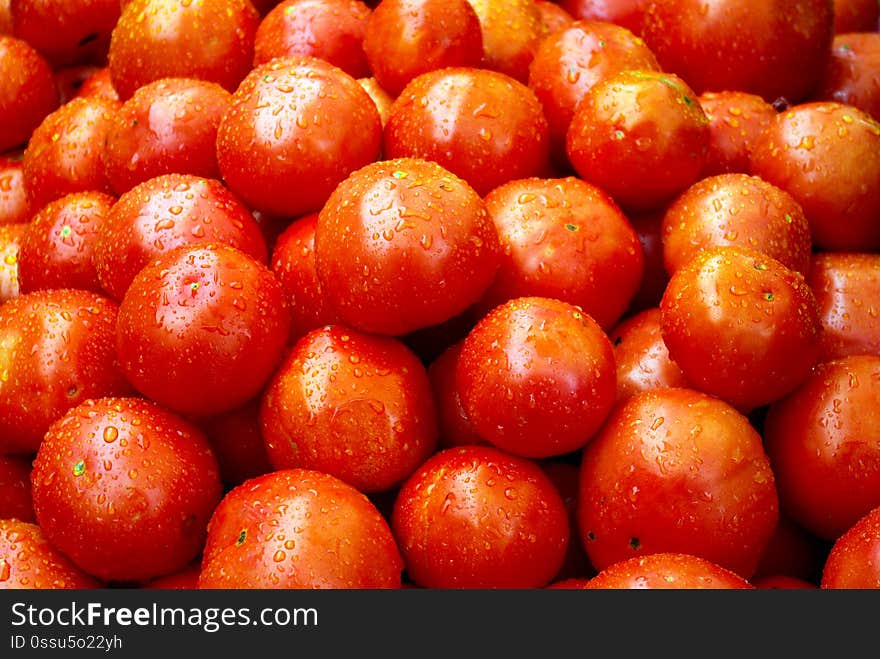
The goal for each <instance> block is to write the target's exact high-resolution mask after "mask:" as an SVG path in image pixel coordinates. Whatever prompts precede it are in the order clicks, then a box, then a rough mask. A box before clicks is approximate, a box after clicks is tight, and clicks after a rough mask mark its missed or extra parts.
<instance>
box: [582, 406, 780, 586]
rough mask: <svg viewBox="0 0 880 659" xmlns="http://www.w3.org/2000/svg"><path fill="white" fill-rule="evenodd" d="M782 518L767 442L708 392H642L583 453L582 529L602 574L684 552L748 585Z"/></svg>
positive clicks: (620, 408) (613, 416)
mask: <svg viewBox="0 0 880 659" xmlns="http://www.w3.org/2000/svg"><path fill="white" fill-rule="evenodd" d="M778 518H779V507H778V499H777V494H776V487H775V484H774V475H773V471H772V470H771V468H770V461H769V460H768V458H767V455H766V453H765V452H764V448H763V446H762V443H761V436H760V435H759V434H758V432H757V431H756V430H755V429H754V428H752V426H751V425H749V421H748V419H747V418H746V417H745V416H743V415H742V414H740V413H739V412H737V410H736V409H734V408H733V407H731V406H730V405H728V404H727V403H724V402H723V401H721V400H719V399H717V398H714V397H712V396H709V395H708V394H703V393H700V392H698V391H694V390H691V389H659V390H655V391H645V392H641V393H638V394H635V395H634V396H632V397H631V398H629V399H628V400H627V401H626V402H624V403H622V404H620V405H618V406H617V407H616V408H615V410H614V412H612V414H611V416H610V418H609V419H608V421H607V422H606V423H605V425H604V426H603V428H602V430H601V432H600V433H599V434H598V436H597V437H595V438H594V439H593V440H592V441H591V442H590V443H589V444H588V445H587V446H586V448H585V449H584V454H583V460H582V463H581V476H580V498H579V501H578V519H579V529H580V534H581V539H582V541H583V543H584V546H585V548H586V550H587V555H588V556H589V557H590V560H591V561H592V563H593V565H594V566H595V567H596V569H598V570H600V571H601V570H604V569H605V568H607V567H608V566H610V565H613V564H614V563H617V562H619V561H623V560H626V559H629V558H632V557H641V556H644V555H647V554H653V553H658V552H681V553H686V554H693V555H695V556H699V557H700V558H703V559H706V560H709V561H712V562H715V563H717V564H718V565H720V566H722V567H725V568H727V569H729V570H732V571H734V572H736V573H737V574H739V575H740V576H741V577H743V578H746V579H748V578H749V577H750V576H751V575H752V574H753V573H754V572H755V569H756V567H757V565H758V560H759V559H760V557H761V553H762V551H763V549H764V546H765V545H766V544H767V541H768V540H769V539H770V536H771V535H772V534H773V531H774V529H775V528H776V524H777V521H778Z"/></svg>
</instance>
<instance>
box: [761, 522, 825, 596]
mask: <svg viewBox="0 0 880 659" xmlns="http://www.w3.org/2000/svg"><path fill="white" fill-rule="evenodd" d="M829 549H830V545H829V544H828V543H827V542H826V541H824V540H821V539H820V538H817V537H816V536H815V535H813V534H812V533H810V532H809V531H807V530H806V529H805V528H804V527H802V526H801V525H800V524H798V523H797V522H795V521H793V520H792V519H791V518H789V517H788V515H786V514H785V513H781V514H780V515H779V524H778V525H777V526H776V530H775V531H774V532H773V535H772V536H770V540H769V541H768V542H767V544H766V546H765V547H764V552H763V553H762V554H761V560H760V561H758V567H757V569H756V570H755V574H754V576H753V577H752V582H753V583H755V582H756V581H758V580H761V579H774V578H779V577H788V578H791V579H800V580H802V581H806V582H808V583H812V584H817V583H819V579H820V577H821V575H822V565H823V564H824V562H825V560H826V558H827V557H828V550H829Z"/></svg>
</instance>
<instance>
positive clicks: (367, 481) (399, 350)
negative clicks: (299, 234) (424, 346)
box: [260, 325, 438, 493]
mask: <svg viewBox="0 0 880 659" xmlns="http://www.w3.org/2000/svg"><path fill="white" fill-rule="evenodd" d="M260 423H261V427H262V431H263V437H264V438H265V442H266V449H267V452H268V455H269V459H270V461H271V463H272V466H273V467H274V468H275V469H291V468H303V469H314V470H317V471H322V472H324V473H327V474H330V475H332V476H335V477H337V478H339V479H341V480H343V481H344V482H346V483H348V484H349V485H351V486H353V487H355V488H356V489H358V490H360V491H361V492H364V493H372V492H381V491H383V490H387V489H390V488H392V487H394V486H396V485H399V484H400V483H401V482H402V481H403V480H404V479H405V478H407V477H408V476H409V475H410V474H411V473H412V472H413V471H415V469H416V467H418V466H419V465H420V464H421V463H422V462H424V460H425V459H426V458H427V457H428V456H429V455H431V453H433V452H434V450H435V449H436V448H437V435H438V430H437V414H436V411H435V409H434V400H433V397H432V395H431V385H430V382H429V380H428V375H427V373H426V372H425V367H424V366H423V365H422V363H421V362H420V361H419V360H418V358H417V357H416V356H415V355H414V354H413V353H412V352H411V351H410V350H409V349H407V348H406V347H405V346H404V345H403V344H402V343H401V342H400V341H399V340H397V339H393V338H390V337H381V336H374V335H370V334H365V333H363V332H358V331H355V330H352V329H349V328H347V327H344V326H341V325H330V326H327V327H324V328H321V329H317V330H314V331H312V332H310V333H309V334H306V335H305V336H304V337H303V338H302V339H300V340H299V341H298V342H297V343H296V344H295V345H294V346H293V348H292V350H291V351H290V353H289V354H288V355H287V357H286V358H285V360H284V362H283V363H282V364H281V366H280V367H279V368H278V369H277V371H276V372H275V375H274V376H273V377H272V380H271V381H270V382H269V384H268V385H267V387H266V391H265V393H264V394H263V397H262V407H261V410H260Z"/></svg>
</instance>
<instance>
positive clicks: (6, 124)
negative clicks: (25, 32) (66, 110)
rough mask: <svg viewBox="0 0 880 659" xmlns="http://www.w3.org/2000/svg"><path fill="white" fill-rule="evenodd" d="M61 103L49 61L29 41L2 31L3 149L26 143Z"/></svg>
mask: <svg viewBox="0 0 880 659" xmlns="http://www.w3.org/2000/svg"><path fill="white" fill-rule="evenodd" d="M57 107H58V88H57V87H56V86H55V80H54V78H53V77H52V69H51V68H50V67H49V63H48V62H46V60H45V59H44V58H43V56H42V55H40V53H38V52H37V51H36V50H34V48H33V47H32V46H31V45H30V44H29V43H28V42H27V41H23V40H22V39H16V38H15V37H11V36H8V35H3V34H0V116H2V117H3V121H2V122H0V153H2V152H4V151H9V150H10V149H14V148H16V147H20V146H24V145H25V144H26V143H27V141H28V139H29V138H30V137H31V133H32V132H33V130H34V129H35V128H36V127H37V126H38V125H39V124H40V122H41V121H43V119H44V118H45V117H46V116H47V115H48V114H49V113H50V112H52V111H53V110H55V108H57Z"/></svg>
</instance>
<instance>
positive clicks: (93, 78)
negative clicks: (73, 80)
mask: <svg viewBox="0 0 880 659" xmlns="http://www.w3.org/2000/svg"><path fill="white" fill-rule="evenodd" d="M77 96H83V97H89V96H100V97H102V98H105V99H107V100H109V101H119V94H118V93H117V92H116V88H115V87H114V86H113V80H112V79H111V77H110V67H108V66H104V67H101V68H99V69H98V70H97V71H95V72H94V73H93V74H92V75H90V76H89V77H88V78H86V79H85V80H84V81H83V83H82V86H81V87H80V88H79V92H78V93H77Z"/></svg>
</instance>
